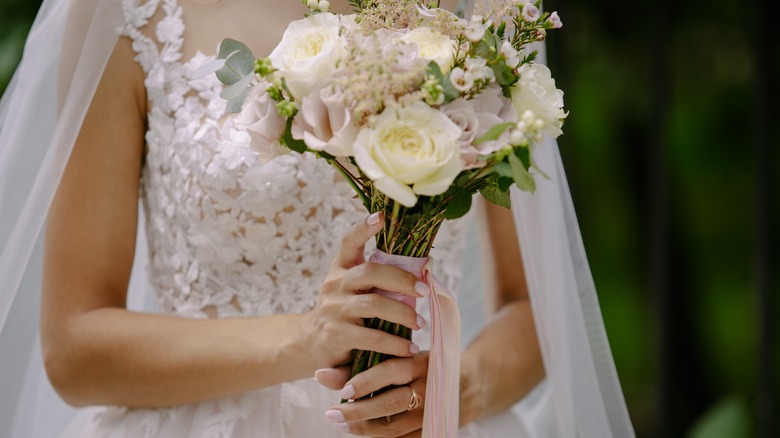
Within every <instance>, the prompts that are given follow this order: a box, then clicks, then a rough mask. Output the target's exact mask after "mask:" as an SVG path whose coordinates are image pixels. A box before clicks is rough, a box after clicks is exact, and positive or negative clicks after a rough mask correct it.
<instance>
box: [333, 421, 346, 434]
mask: <svg viewBox="0 0 780 438" xmlns="http://www.w3.org/2000/svg"><path fill="white" fill-rule="evenodd" d="M334 426H336V429H338V430H340V431H342V432H345V433H349V424H347V423H336V424H334Z"/></svg>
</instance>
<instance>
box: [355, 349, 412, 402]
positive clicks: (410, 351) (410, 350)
mask: <svg viewBox="0 0 780 438" xmlns="http://www.w3.org/2000/svg"><path fill="white" fill-rule="evenodd" d="M419 352H420V347H418V346H417V345H416V344H415V343H411V344H409V353H412V354H417V353H419ZM344 398H346V397H344Z"/></svg>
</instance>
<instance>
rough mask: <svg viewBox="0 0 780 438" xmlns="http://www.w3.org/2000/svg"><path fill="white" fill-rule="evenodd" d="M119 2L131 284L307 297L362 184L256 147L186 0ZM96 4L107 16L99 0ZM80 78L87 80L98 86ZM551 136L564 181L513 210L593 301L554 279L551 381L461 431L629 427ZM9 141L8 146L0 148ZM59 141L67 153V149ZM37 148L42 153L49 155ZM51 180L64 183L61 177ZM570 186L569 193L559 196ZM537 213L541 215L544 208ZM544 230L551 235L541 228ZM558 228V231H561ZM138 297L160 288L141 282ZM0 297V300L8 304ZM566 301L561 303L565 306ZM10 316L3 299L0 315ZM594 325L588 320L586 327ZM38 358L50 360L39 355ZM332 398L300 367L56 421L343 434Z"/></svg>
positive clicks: (541, 279)
mask: <svg viewBox="0 0 780 438" xmlns="http://www.w3.org/2000/svg"><path fill="white" fill-rule="evenodd" d="M95 2H99V3H100V5H99V7H98V9H97V11H100V8H103V7H105V8H115V7H116V5H112V4H111V2H103V1H99V0H95ZM69 3H70V2H68V1H58V0H51V1H48V2H47V3H46V4H45V5H44V9H43V10H42V14H45V13H47V12H48V14H49V15H44V17H46V18H49V17H52V16H54V17H57V16H60V17H61V16H62V15H63V14H64V13H63V12H62V11H58V10H57V8H67V7H68V5H69ZM121 6H122V9H121V10H122V14H121V15H122V22H121V23H117V24H118V26H116V27H117V28H119V29H120V33H121V34H122V35H123V36H125V37H128V38H130V39H131V40H132V46H133V50H134V51H135V53H136V61H137V62H138V63H139V64H140V66H141V67H142V69H143V71H144V74H145V85H146V90H147V95H148V98H149V108H148V130H147V132H146V136H145V139H146V146H147V149H146V153H145V160H144V166H143V172H142V176H141V203H142V207H143V208H142V210H143V217H142V218H139V221H141V222H143V224H142V225H144V228H145V236H144V237H145V243H146V245H148V252H147V253H146V254H142V256H143V255H147V256H148V265H147V266H148V267H147V268H146V272H145V275H142V276H141V277H145V278H141V280H139V281H136V282H135V286H136V289H137V290H140V291H141V293H142V294H147V295H149V294H153V295H155V296H156V302H157V306H156V307H157V311H159V312H164V313H167V314H171V315H176V316H180V317H185V318H224V317H236V316H266V315H272V314H279V313H300V312H305V311H307V310H309V309H311V307H312V305H313V303H314V300H315V298H316V296H317V292H318V289H319V285H320V284H321V282H322V279H323V277H324V275H325V274H326V271H327V267H328V266H329V263H330V260H331V259H332V257H333V255H334V253H335V250H336V247H337V244H338V239H339V237H340V232H341V230H344V229H345V228H346V227H347V226H348V225H349V224H351V223H353V222H355V221H357V220H359V219H361V218H362V217H364V216H365V213H364V212H363V210H362V207H361V206H360V204H359V202H358V201H356V200H355V199H354V197H353V195H352V191H351V188H350V187H349V185H348V184H347V183H346V182H344V181H342V180H341V177H340V176H339V175H337V174H336V173H335V172H334V171H333V170H332V169H331V168H330V167H329V166H328V165H327V164H326V163H325V162H324V161H322V160H318V159H315V158H314V157H313V156H309V155H299V154H295V153H291V154H288V155H283V156H280V157H276V158H274V159H272V160H265V159H264V157H262V156H261V155H260V154H259V153H258V151H254V150H252V148H251V147H250V145H249V138H248V136H247V134H246V133H245V132H243V131H242V130H241V129H239V128H238V127H237V126H236V125H235V121H234V120H233V119H231V118H230V117H225V116H224V108H225V102H224V101H223V100H222V99H220V98H219V92H220V90H221V85H220V84H219V82H218V81H217V79H216V77H214V76H213V75H212V76H207V77H204V78H200V79H192V76H193V73H194V72H195V70H197V69H198V68H199V67H201V66H202V65H204V64H205V63H207V62H209V61H211V60H213V59H214V55H213V54H206V53H205V52H208V49H206V48H203V50H202V51H196V52H195V53H194V55H192V56H185V55H184V50H183V48H184V47H186V46H187V42H186V41H185V34H186V26H185V22H186V20H185V15H186V11H185V9H184V8H183V7H182V5H181V4H179V3H177V0H145V1H142V2H139V1H138V0H122V4H121ZM47 7H48V8H49V9H48V11H47V10H46V8H47ZM52 11H53V12H52ZM66 15H67V14H66ZM95 17H96V18H95V19H96V20H97V19H101V18H102V17H101V16H100V15H99V13H96V14H95ZM44 20H45V19H44ZM109 22H110V21H109ZM45 24H46V23H45V21H44V25H45ZM93 25H94V22H93ZM104 25H105V23H104ZM84 32H87V31H86V30H84ZM66 44H67V43H66ZM91 44H98V45H99V44H101V42H100V41H91V40H90V39H87V40H86V41H85V42H84V47H83V48H82V47H81V46H79V50H82V52H84V51H87V50H89V49H90V45H91ZM106 44H107V43H106ZM214 49H216V47H215V48H214ZM102 50H103V51H105V48H103V49H102ZM214 51H215V50H214ZM73 62H74V63H75V60H74V61H73ZM99 63H100V61H98V65H99ZM87 67H88V66H87ZM87 67H84V66H75V67H73V66H72V68H74V69H75V70H74V73H73V77H74V78H78V74H79V71H80V70H79V69H80V68H87ZM17 75H18V73H17ZM15 81H16V79H15ZM20 81H22V79H20ZM74 82H76V81H74ZM72 90H73V87H71V90H70V91H71V92H72ZM84 94H86V95H88V96H91V93H90V92H89V91H85V92H84ZM8 102H9V101H7V100H6V97H5V96H4V100H3V104H2V105H0V120H5V122H4V123H5V124H6V125H4V126H3V125H0V126H3V129H4V131H3V135H5V134H6V133H7V131H8V130H6V129H5V127H6V126H8V124H9V123H10V122H9V121H8V119H11V117H12V116H13V114H11V113H10V112H9V107H8ZM69 102H70V100H67V99H66V103H65V106H64V110H63V111H64V113H65V114H70V113H69V112H68V106H67V104H68V103H69ZM76 117H78V116H76ZM82 117H83V115H82ZM57 132H58V133H59V134H55V137H56V136H60V137H62V138H67V134H62V133H60V132H59V131H57ZM73 138H75V137H73ZM1 139H2V137H0V140H1ZM65 142H66V143H68V141H67V140H66V141H65ZM70 143H72V141H71V142H70ZM0 144H3V143H2V142H0ZM546 146H547V147H548V148H549V150H550V152H548V153H546V154H540V156H539V159H540V163H539V164H540V165H541V166H543V167H544V166H547V167H544V168H546V169H551V170H554V171H553V172H552V179H553V180H555V181H556V183H555V184H552V183H550V184H549V185H548V186H547V187H548V188H547V189H545V183H541V184H540V188H539V192H542V193H544V191H545V190H549V193H550V195H549V196H546V197H542V196H541V195H540V196H538V197H537V198H529V197H527V196H526V195H519V194H517V193H515V194H514V195H513V196H514V199H513V203H514V205H521V206H528V209H527V211H528V212H529V213H531V216H528V217H527V219H526V220H524V221H523V220H518V234H519V235H520V237H521V240H523V239H524V240H526V241H527V242H531V243H526V244H525V245H526V246H524V247H523V253H524V259H525V260H524V262H525V263H526V271H527V273H528V277H529V278H528V281H529V289H530V290H532V292H533V291H534V290H536V289H539V288H544V287H549V288H551V289H556V288H557V289H562V290H563V289H566V290H570V289H572V290H570V291H569V292H568V293H574V294H576V293H577V292H576V291H582V292H580V293H582V294H584V295H583V298H582V300H583V302H584V304H582V309H581V310H579V309H578V306H579V305H580V302H579V301H577V302H573V303H562V302H556V301H555V300H556V299H558V300H560V299H562V298H560V297H559V295H555V294H551V295H550V297H549V298H544V297H537V298H538V299H536V302H534V303H533V304H534V313H535V320H536V323H537V329H538V331H539V336H540V344H541V346H542V350H543V353H544V355H545V366H546V369H547V374H548V379H547V381H545V382H544V383H542V384H541V385H539V387H537V389H535V390H534V392H533V393H532V394H530V395H529V396H528V397H527V398H526V400H524V401H523V402H521V403H519V404H518V405H517V406H515V407H514V408H513V409H511V410H508V411H507V412H505V413H503V414H500V415H497V416H495V417H492V418H488V419H485V420H481V421H478V422H475V423H472V424H471V425H469V426H467V427H466V428H463V429H462V430H461V435H460V436H461V437H464V438H470V437H475V438H476V437H496V438H501V437H517V438H523V437H558V436H561V437H569V436H571V437H573V436H581V437H586V438H596V437H607V436H615V437H630V436H633V431H632V430H631V426H630V421H629V420H628V417H627V415H626V413H625V404H624V403H623V400H622V394H621V393H620V392H619V383H617V380H616V378H615V376H614V364H612V359H611V354H609V347H608V344H606V338H605V337H604V335H603V327H602V325H601V324H602V323H601V318H600V314H598V305H597V303H595V301H594V302H590V301H588V300H589V299H590V297H591V295H592V297H593V300H594V299H595V292H593V291H591V290H590V289H588V284H592V280H590V277H589V275H590V273H589V270H588V269H587V262H586V261H584V264H583V260H584V253H582V254H580V253H579V252H580V251H581V243H579V246H577V242H579V235H578V229H576V218H574V219H573V220H574V227H575V231H573V232H572V231H571V229H570V228H571V221H572V217H573V212H571V211H570V208H571V207H570V199H569V198H568V191H567V189H566V188H565V175H564V174H563V171H562V168H561V167H560V159H559V157H558V156H557V150H556V149H555V145H554V143H553V144H549V145H546ZM9 150H10V149H9ZM68 150H69V149H67V148H66V152H65V155H64V156H65V157H67V154H68V152H67V151H68ZM5 152H6V151H5V150H2V149H0V154H2V153H5ZM58 155H59V159H60V160H62V151H59V153H58ZM6 159H8V155H0V165H4V164H5V165H7V164H8V163H7V162H6V163H3V162H2V161H3V160H6ZM42 161H43V162H44V163H46V159H44V160H42ZM60 171H61V170H60ZM52 178H57V177H52ZM561 185H563V188H561ZM53 186H55V187H56V181H55V182H54V183H53ZM0 190H2V188H0ZM562 194H563V195H562ZM564 195H565V196H564ZM559 196H561V197H562V198H561V199H558V197H559ZM10 198H11V197H10V196H8V193H4V192H0V205H4V203H5V202H8V203H9V204H12V202H11V201H13V199H10ZM9 199H10V200H9ZM545 199H546V200H548V201H550V200H552V201H551V202H553V203H554V205H555V206H556V207H555V208H559V207H558V206H559V205H562V207H560V208H559V210H560V211H557V212H556V214H557V216H556V218H557V219H560V220H559V221H555V220H553V221H552V223H553V224H554V226H558V227H563V228H559V229H558V230H559V231H560V230H561V229H563V230H566V229H567V228H566V227H569V231H570V234H569V235H567V236H565V237H564V238H563V239H564V240H561V239H562V237H561V236H559V235H557V234H553V235H550V233H551V232H553V233H555V232H554V231H551V230H552V228H550V225H549V224H547V222H548V220H549V219H551V218H550V217H546V216H545V215H544V214H542V213H543V212H544V211H548V210H544V209H543V208H534V207H533V203H534V202H537V203H543V202H544V200H545ZM42 202H44V203H45V202H46V201H45V200H44V201H42ZM567 202H568V203H567ZM22 210H23V211H24V209H22ZM45 210H46V207H44V208H43V211H44V212H45ZM9 211H10V210H9ZM518 211H520V210H518ZM518 211H516V212H515V214H516V215H518V214H519V213H518ZM534 213H537V214H539V216H537V217H533V214H534ZM570 216H571V217H570ZM9 217H10V215H9ZM20 217H23V213H22V214H20ZM556 218H553V219H556ZM471 219H472V218H471V217H470V216H467V217H466V218H463V219H461V220H458V221H452V222H449V223H447V224H445V226H444V228H443V229H442V231H441V232H440V233H439V235H438V237H437V240H436V246H435V248H434V250H433V253H432V256H433V258H434V272H435V273H436V275H437V276H438V277H439V279H440V280H442V282H443V283H444V284H445V285H446V286H447V287H448V288H449V290H451V291H453V292H457V291H458V290H459V287H460V286H459V285H460V282H461V273H462V266H463V260H462V258H463V255H464V240H465V233H466V229H467V227H468V221H470V220H471ZM5 220H6V219H5V218H3V221H5ZM18 226H19V225H18V222H17V223H16V224H14V223H11V225H10V226H6V224H5V223H3V222H0V243H3V244H4V246H5V248H3V253H2V257H0V261H2V263H3V264H2V265H0V279H5V278H10V279H11V280H10V281H9V283H10V284H11V287H14V288H15V287H16V286H14V285H15V284H19V282H20V281H21V279H20V277H21V274H18V275H17V274H15V273H14V272H11V273H10V274H9V271H13V270H14V269H12V268H10V267H9V266H12V263H11V260H10V256H9V251H10V250H9V248H11V249H13V248H15V246H14V245H15V242H17V241H18V240H15V239H17V236H18V235H17V234H14V233H15V232H16V230H17V229H18ZM15 227H16V228H15ZM33 228H34V227H33ZM6 230H11V231H9V232H7V233H6ZM3 233H6V234H5V235H4V234H3ZM37 233H38V232H37V231H34V230H32V231H29V232H27V233H26V235H28V236H32V242H35V240H36V239H37ZM540 239H548V240H547V241H546V242H545V243H543V244H542V243H540V242H539V240H540ZM569 240H571V241H572V242H575V243H574V244H572V243H570V242H569ZM534 242H535V243H534ZM555 242H558V243H560V244H559V245H551V243H555ZM534 244H535V245H536V246H528V245H534ZM545 245H546V246H549V247H550V248H551V249H550V250H549V251H547V252H546V253H545V252H544V251H541V250H534V251H537V252H538V253H539V254H538V257H535V255H536V254H529V253H528V252H527V251H529V248H532V249H533V248H542V247H544V246H545ZM21 246H22V245H20V247H21ZM25 250H27V248H25ZM29 251H32V245H29ZM138 251H142V252H143V251H144V247H143V246H140V247H139V249H138ZM556 251H563V252H565V253H566V254H567V255H568V254H569V253H571V254H572V255H571V259H570V260H569V261H568V262H567V263H570V266H568V265H567V267H566V269H567V271H561V272H560V273H559V272H552V273H550V269H552V268H553V267H552V266H548V267H546V268H545V267H541V268H540V266H539V265H540V264H541V265H544V264H545V263H546V261H547V260H550V258H554V259H561V258H562V257H560V254H561V253H559V252H556ZM28 254H29V253H28ZM529 255H530V256H531V257H529ZM472 257H473V255H472ZM579 257H582V260H580V259H579ZM142 258H143V257H142ZM554 263H560V262H558V261H556V262H554ZM138 265H139V264H138V263H137V264H136V267H135V268H134V269H136V270H137V269H138ZM25 266H27V263H26V261H25V262H22V264H21V267H22V268H24V267H25ZM529 268H530V269H529ZM3 269H6V270H5V271H3ZM22 271H24V269H22ZM136 273H137V272H136ZM142 274H143V273H142ZM572 282H573V283H572ZM583 284H585V286H582V285H583ZM537 286H538V287H537ZM556 297H559V298H556ZM141 301H146V302H148V301H149V299H148V297H147V298H143V297H142V298H141ZM419 303H420V304H419V306H420V307H419V308H418V312H420V313H421V314H423V315H427V309H425V300H420V301H419ZM594 303H595V304H594ZM3 305H4V304H3V301H2V300H0V310H3V309H2V308H3ZM7 305H8V306H10V301H9V302H8V304H7ZM594 305H595V312H596V313H594V310H593V309H594V307H593V306H594ZM147 308H148V307H147ZM540 309H541V310H540ZM572 311H574V312H576V313H577V314H579V313H580V312H582V313H583V314H584V316H585V318H584V320H578V319H577V317H578V316H577V315H572V314H571V312H572ZM541 312H547V313H550V314H555V313H556V312H559V314H558V315H557V318H556V319H555V320H553V319H550V320H545V319H544V318H543V317H542V316H540V315H541ZM586 312H587V313H586ZM561 314H562V315H564V316H563V317H560V315H561ZM572 316H573V318H572ZM579 316H580V317H581V316H582V315H579ZM4 317H5V315H3V314H2V313H1V312H0V323H2V322H3V320H4ZM580 319H582V318H580ZM562 320H572V321H574V322H573V323H566V322H561V321H562ZM571 324H575V326H572V325H571ZM585 326H587V330H579V329H580V328H581V327H585ZM578 332H582V333H579V334H578ZM591 333H592V335H591ZM415 336H416V338H415V342H416V343H417V344H418V345H420V346H421V348H423V349H425V348H427V336H428V333H427V331H426V330H421V331H420V332H418V333H416V335H415ZM562 336H563V337H566V336H569V337H570V338H567V339H568V340H567V341H566V342H565V343H560V342H557V341H555V340H560V339H561V337H562ZM579 336H587V338H580V337H579ZM602 338H603V339H602ZM578 345H579V346H581V345H587V347H586V350H587V351H586V352H585V353H584V351H585V350H583V349H582V348H579V347H577V346H578ZM604 345H606V352H605V351H604V348H603V346H604ZM586 353H587V359H588V360H587V361H586V362H584V363H581V367H580V365H578V366H577V367H574V368H576V371H572V370H571V369H572V368H573V365H572V363H578V364H579V362H577V361H578V359H579V358H582V357H585V356H580V355H583V354H586ZM591 355H592V356H591ZM569 361H572V362H569ZM567 362H568V365H567V364H566V363H567ZM37 368H38V369H39V370H40V366H38V367H37ZM30 375H31V374H28V376H27V378H28V380H30V379H31V377H30ZM36 378H37V379H39V380H40V381H41V382H44V383H45V381H44V380H43V377H42V376H38V377H33V378H32V380H35V379H36ZM578 378H582V379H583V380H582V381H581V382H580V381H578V380H577V379H578ZM575 380H577V381H575ZM615 385H616V386H615ZM615 387H616V388H617V393H615ZM49 393H51V391H50V390H49ZM29 395H30V394H25V397H26V396H29ZM556 397H557V398H556ZM591 397H592V399H591ZM337 400H338V394H336V393H335V392H332V391H328V390H326V389H324V388H323V387H322V386H320V385H319V384H317V383H316V382H315V381H314V380H313V379H304V380H300V381H295V382H289V383H285V384H282V385H278V386H273V387H268V388H265V389H261V390H257V391H251V392H247V393H243V394H237V395H234V396H229V397H224V398H220V399H217V400H210V401H205V402H201V403H194V404H188V405H183V406H177V407H171V408H166V409H128V408H122V407H97V408H89V409H83V410H79V411H77V412H75V414H74V415H73V417H72V418H70V419H69V420H68V421H67V423H68V426H67V427H65V428H64V429H62V430H56V431H54V432H56V436H63V437H67V438H69V437H73V438H75V437H79V438H81V437H84V438H93V437H95V438H96V437H117V438H121V437H126V438H131V437H173V438H176V437H189V438H211V437H239V438H240V437H261V438H262V437H269V438H270V437H274V438H279V437H289V438H300V437H338V436H344V435H343V434H342V433H340V432H338V431H337V430H335V428H333V427H332V425H331V424H330V423H329V422H328V421H327V420H326V419H325V417H324V412H325V410H327V409H328V408H329V407H330V406H332V405H333V404H334V403H335V402H337ZM556 400H557V402H556ZM41 403H42V402H41V401H40V400H38V401H36V402H32V403H26V402H25V403H20V406H22V407H29V406H34V407H37V408H38V411H39V412H38V413H37V414H35V413H33V414H32V415H30V413H29V412H23V413H22V415H21V416H17V420H16V424H15V425H14V428H13V429H12V431H11V433H14V435H12V436H14V437H16V436H30V435H25V432H24V431H26V430H30V429H29V427H28V426H29V425H30V424H33V423H34V422H35V421H40V419H41V416H42V415H47V412H45V409H42V408H41V407H42V406H46V404H41ZM20 409H23V408H20ZM36 415H37V417H36ZM20 418H21V419H20ZM34 436H43V435H34ZM46 436H55V435H46Z"/></svg>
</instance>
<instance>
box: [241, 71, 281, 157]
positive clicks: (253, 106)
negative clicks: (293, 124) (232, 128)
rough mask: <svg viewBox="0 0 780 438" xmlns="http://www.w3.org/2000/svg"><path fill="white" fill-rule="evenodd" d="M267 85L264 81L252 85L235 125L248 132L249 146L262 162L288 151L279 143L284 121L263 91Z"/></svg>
mask: <svg viewBox="0 0 780 438" xmlns="http://www.w3.org/2000/svg"><path fill="white" fill-rule="evenodd" d="M267 87H268V83H266V82H260V83H259V84H257V85H255V86H254V88H253V89H252V91H251V92H250V94H249V96H248V98H247V102H246V104H245V105H244V108H243V109H242V110H241V113H240V114H239V115H238V121H237V122H238V123H237V126H238V127H239V128H242V129H244V130H246V132H247V133H248V134H249V138H250V144H251V147H252V149H254V150H255V151H257V153H258V159H259V160H260V161H262V162H268V161H269V160H271V159H273V158H275V157H277V156H279V155H283V154H285V153H287V152H288V150H287V149H286V148H285V147H283V146H282V145H281V144H280V143H279V139H280V138H281V137H282V134H283V133H284V127H285V124H286V121H285V120H284V119H283V118H282V116H280V115H279V112H278V111H277V110H276V102H274V100H273V99H271V97H270V96H269V95H268V92H266V91H265V89H266V88H267Z"/></svg>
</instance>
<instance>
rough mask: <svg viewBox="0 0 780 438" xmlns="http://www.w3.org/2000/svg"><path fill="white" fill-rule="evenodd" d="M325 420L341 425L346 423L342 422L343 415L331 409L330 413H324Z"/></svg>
mask: <svg viewBox="0 0 780 438" xmlns="http://www.w3.org/2000/svg"><path fill="white" fill-rule="evenodd" d="M325 418H327V419H328V420H330V421H332V422H334V423H343V422H344V421H346V420H344V413H343V412H341V411H340V410H338V409H331V410H330V411H327V412H325Z"/></svg>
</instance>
